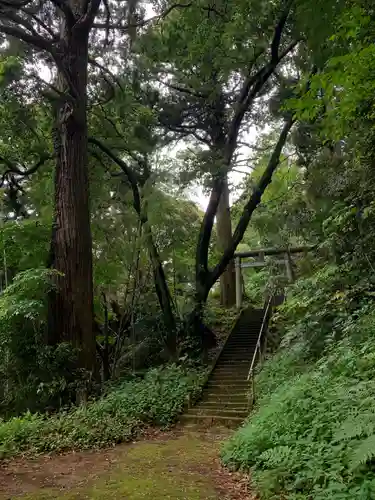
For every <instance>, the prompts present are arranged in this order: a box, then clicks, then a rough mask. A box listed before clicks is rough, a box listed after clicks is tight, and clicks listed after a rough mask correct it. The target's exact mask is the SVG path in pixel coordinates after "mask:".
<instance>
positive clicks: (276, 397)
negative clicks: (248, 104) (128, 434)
mask: <svg viewBox="0 0 375 500" xmlns="http://www.w3.org/2000/svg"><path fill="white" fill-rule="evenodd" d="M337 276H338V275H337V273H332V270H328V271H326V270H325V271H323V272H322V274H321V276H320V278H319V277H318V279H317V281H316V283H315V284H316V286H317V287H318V288H317V289H318V291H317V293H316V295H315V298H314V297H313V293H312V288H311V287H308V286H307V283H304V284H303V283H299V284H298V285H296V286H295V289H294V291H293V293H292V297H291V298H290V299H289V303H287V304H286V305H285V306H284V310H283V312H282V315H281V317H280V318H279V322H280V324H284V325H285V326H286V333H285V335H284V341H283V345H282V348H281V349H280V350H279V352H278V353H277V354H276V355H275V356H274V357H273V358H272V359H270V360H268V362H267V363H266V364H265V366H264V368H263V369H262V371H261V373H260V374H259V375H258V376H257V380H256V387H257V393H258V394H260V395H261V397H260V399H259V401H258V404H257V407H256V409H255V412H254V413H253V414H252V415H251V417H249V420H248V421H247V423H246V424H245V425H244V426H243V428H241V429H240V430H239V431H238V432H237V433H236V434H235V435H234V436H233V438H232V439H231V440H230V441H229V442H228V443H227V444H226V445H225V446H224V448H223V450H222V459H223V461H224V463H225V464H226V465H229V466H231V467H233V468H241V469H251V471H252V480H253V485H254V486H255V488H256V489H257V490H258V492H259V495H260V498H261V499H267V500H270V499H280V498H285V499H287V500H302V499H308V500H323V499H330V500H352V499H358V500H367V499H368V500H370V499H372V498H375V337H374V335H373V333H374V330H375V313H374V312H373V306H372V283H371V281H370V280H367V281H366V282H361V283H359V282H357V283H356V284H354V285H353V284H352V283H347V286H342V283H343V274H342V273H341V274H340V278H341V287H340V289H337V288H336V287H335V286H334V283H333V281H335V280H336V279H337ZM315 278H316V277H315ZM324 285H326V286H324ZM329 285H332V286H331V290H330V293H329V292H328V290H329V288H330V286H329ZM322 288H323V290H324V293H323V291H322ZM308 292H309V293H310V297H309V299H308ZM324 294H325V295H324ZM324 297H325V299H324ZM307 300H309V304H310V307H309V308H308V309H306V302H307ZM303 311H305V313H303Z"/></svg>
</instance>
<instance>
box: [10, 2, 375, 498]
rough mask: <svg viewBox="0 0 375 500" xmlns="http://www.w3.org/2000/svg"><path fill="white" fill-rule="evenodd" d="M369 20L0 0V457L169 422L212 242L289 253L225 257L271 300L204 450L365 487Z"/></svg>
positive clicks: (188, 380)
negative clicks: (288, 253)
mask: <svg viewBox="0 0 375 500" xmlns="http://www.w3.org/2000/svg"><path fill="white" fill-rule="evenodd" d="M374 35H375V8H374V5H373V3H372V2H370V1H369V0H316V1H315V2H310V1H307V0H272V1H271V0H267V1H262V2H261V1H260V0H250V1H249V0H247V1H244V0H237V1H228V0H194V1H192V2H188V1H186V0H184V1H181V2H173V1H169V0H150V1H141V0H116V1H113V0H103V1H101V0H90V1H86V0H48V1H42V0H0V183H1V191H0V203H1V211H0V216H1V217H0V287H1V292H0V457H2V458H5V457H11V456H14V455H18V454H21V453H31V454H33V453H40V452H50V451H60V450H70V449H81V448H90V447H98V446H106V445H108V444H115V443H119V442H121V441H127V440H129V439H133V438H134V437H135V436H136V435H137V434H138V433H139V430H140V429H141V428H142V427H144V426H146V425H159V426H166V425H169V424H171V423H173V422H175V421H176V419H177V417H178V415H179V413H181V412H182V410H183V408H184V407H185V405H186V401H187V400H188V399H189V398H195V397H198V395H199V392H200V390H201V388H202V385H204V383H205V381H206V379H207V372H208V370H209V366H210V362H211V361H212V359H213V358H214V357H215V354H216V353H217V351H218V349H220V346H221V345H222V342H223V340H224V337H225V334H227V333H229V329H230V327H231V324H232V323H233V320H234V319H235V318H236V315H237V314H238V311H237V310H236V308H235V305H236V281H235V259H234V257H235V254H236V252H239V251H246V250H252V249H261V248H265V247H274V248H284V249H288V248H290V247H293V246H306V247H309V248H310V251H308V252H305V253H304V254H302V255H299V256H298V257H295V258H294V260H293V266H294V274H295V281H294V283H293V284H290V283H288V280H287V279H286V276H285V273H284V272H283V270H282V269H281V270H280V266H279V267H278V265H277V262H276V259H274V260H272V259H271V260H270V261H269V265H268V266H266V267H264V268H261V269H257V268H249V269H246V270H244V273H243V283H242V285H241V286H243V288H244V305H245V306H246V307H248V306H251V307H263V303H264V298H265V296H266V295H267V294H270V293H274V291H275V290H279V291H280V290H282V291H283V293H285V295H286V300H285V302H284V303H283V304H282V305H281V306H280V307H278V308H277V311H276V313H275V314H274V316H273V317H272V320H271V325H270V327H269V331H270V332H272V335H273V342H270V343H269V347H268V351H267V356H266V357H267V359H266V361H265V363H262V365H261V366H258V372H259V373H258V374H257V376H256V381H255V384H256V388H257V394H258V395H259V397H258V398H257V401H256V404H255V406H254V407H253V408H252V411H251V413H250V415H249V418H248V420H247V421H246V422H245V424H244V426H243V427H241V428H240V429H239V430H238V431H237V432H235V433H234V434H233V436H232V438H231V439H230V440H229V441H228V443H227V444H226V445H225V446H224V448H223V450H222V460H223V463H224V464H225V465H226V466H228V467H231V468H235V469H242V470H249V471H251V485H252V486H251V487H252V488H253V489H254V491H255V492H257V494H259V497H260V498H264V499H276V498H287V499H290V500H297V499H314V500H322V499H331V500H345V499H348V500H349V499H350V500H352V499H354V498H355V499H363V500H365V499H370V498H374V497H375V474H374V459H375V410H374V408H375V405H374V403H375V383H374V381H373V378H374V374H375V340H374V339H375V337H374V329H375V317H374V310H373V300H374V297H375V269H374V266H375V260H373V257H374V259H375V226H374V225H373V224H375V202H374V190H375V188H374V186H373V182H374V181H375V170H374V166H375V158H374V150H375V148H374V146H375V97H374V95H375V92H374V91H375V45H374ZM373 177H374V179H373ZM374 185H375V184H374ZM373 233H374V234H373ZM373 243H374V248H373ZM373 254H374V255H373ZM171 498H172V497H171ZM176 498H177V497H176ZM194 498H195V497H194ZM202 498H203V497H202Z"/></svg>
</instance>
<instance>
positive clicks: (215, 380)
mask: <svg viewBox="0 0 375 500" xmlns="http://www.w3.org/2000/svg"><path fill="white" fill-rule="evenodd" d="M209 385H224V386H227V387H230V386H234V387H235V386H241V387H242V386H249V385H250V384H249V382H248V380H247V379H246V377H229V378H228V377H225V378H223V377H212V378H210V380H209V381H208V382H207V387H208V386H209Z"/></svg>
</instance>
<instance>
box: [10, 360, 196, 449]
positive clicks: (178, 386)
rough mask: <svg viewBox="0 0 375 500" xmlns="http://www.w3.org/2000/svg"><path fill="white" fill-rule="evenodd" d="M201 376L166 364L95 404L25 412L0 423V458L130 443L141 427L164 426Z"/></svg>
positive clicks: (110, 393)
mask: <svg viewBox="0 0 375 500" xmlns="http://www.w3.org/2000/svg"><path fill="white" fill-rule="evenodd" d="M203 380H204V372H202V371H197V370H192V369H189V370H187V369H184V368H182V367H179V366H176V365H170V366H167V367H165V368H161V369H152V370H150V371H149V372H148V373H147V374H146V376H145V378H144V379H142V380H140V379H135V380H133V381H130V382H124V383H123V384H121V385H120V386H118V387H116V388H112V389H111V390H109V391H108V393H107V394H106V395H104V396H103V397H102V398H101V399H99V400H97V401H91V402H89V403H88V404H87V405H86V406H80V407H78V408H74V409H71V410H69V411H65V412H60V413H58V414H56V415H53V416H45V415H41V414H32V413H30V412H27V413H25V414H24V415H23V416H21V417H15V418H12V419H10V420H8V421H0V454H1V456H2V457H9V456H12V455H17V454H20V453H30V454H35V453H41V452H51V451H62V450H68V449H84V448H90V447H102V446H108V445H111V444H115V443H119V442H121V441H127V440H129V439H132V438H133V437H134V435H135V434H136V433H137V431H138V430H139V429H140V428H141V427H142V426H144V425H147V424H148V425H158V426H167V425H169V424H171V423H173V422H174V421H175V420H176V418H177V416H178V414H179V413H180V412H181V410H182V409H183V406H184V403H185V401H186V398H187V396H188V395H189V394H193V395H194V394H196V393H197V392H199V391H200V390H201V386H202V383H203Z"/></svg>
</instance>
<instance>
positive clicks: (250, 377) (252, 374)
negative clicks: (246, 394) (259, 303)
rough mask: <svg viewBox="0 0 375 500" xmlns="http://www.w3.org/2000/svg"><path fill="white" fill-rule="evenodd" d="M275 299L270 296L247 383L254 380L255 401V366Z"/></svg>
mask: <svg viewBox="0 0 375 500" xmlns="http://www.w3.org/2000/svg"><path fill="white" fill-rule="evenodd" d="M273 297H274V294H272V295H271V296H270V298H269V299H268V303H267V307H266V310H265V312H264V316H263V321H262V325H261V327H260V331H259V335H258V340H257V343H256V347H255V351H254V354H253V359H252V361H251V365H250V370H249V373H248V375H247V381H249V380H250V379H252V382H253V387H252V392H253V394H252V396H253V400H254V392H255V391H254V366H255V361H256V357H257V354H258V352H259V353H260V346H261V340H262V336H263V333H264V330H265V327H266V324H267V316H268V312H269V310H270V307H271V303H272V299H273Z"/></svg>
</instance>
